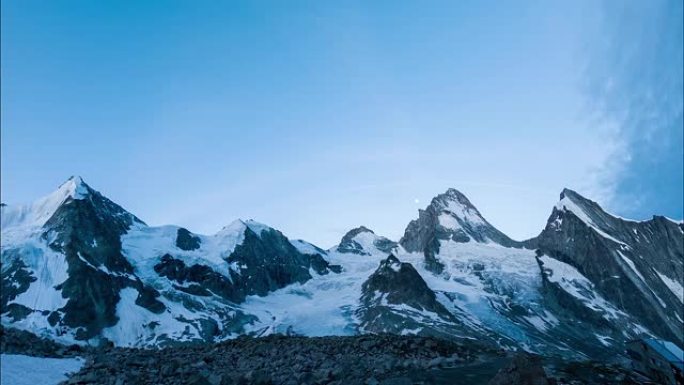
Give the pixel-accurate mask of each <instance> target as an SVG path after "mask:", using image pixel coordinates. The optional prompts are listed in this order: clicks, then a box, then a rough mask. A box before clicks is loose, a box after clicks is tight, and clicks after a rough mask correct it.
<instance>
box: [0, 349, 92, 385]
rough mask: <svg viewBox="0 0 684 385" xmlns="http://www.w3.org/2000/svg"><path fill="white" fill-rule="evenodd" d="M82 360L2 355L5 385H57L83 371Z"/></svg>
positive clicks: (1, 377)
mask: <svg viewBox="0 0 684 385" xmlns="http://www.w3.org/2000/svg"><path fill="white" fill-rule="evenodd" d="M84 364H85V360H84V359H82V358H44V357H31V356H25V355H19V354H2V355H0V368H1V369H2V371H0V382H2V384H3V385H5V384H6V385H37V384H40V385H57V384H59V383H61V382H62V381H65V380H66V379H67V376H68V375H69V374H72V373H75V372H78V371H79V370H81V368H82V367H83V365H84Z"/></svg>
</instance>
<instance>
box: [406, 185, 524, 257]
mask: <svg viewBox="0 0 684 385" xmlns="http://www.w3.org/2000/svg"><path fill="white" fill-rule="evenodd" d="M446 240H452V241H454V242H460V243H467V242H471V241H472V242H477V243H496V244H499V245H502V246H506V247H513V246H515V247H518V246H519V243H518V242H516V241H513V240H512V239H510V238H509V237H508V236H506V235H505V234H504V233H502V232H500V231H499V230H497V229H496V228H495V227H494V226H492V225H491V224H490V223H489V222H487V220H485V219H484V217H483V216H482V214H480V212H479V211H478V210H477V208H476V207H475V206H474V205H473V204H472V203H471V202H470V200H469V199H468V198H467V197H466V196H465V195H464V194H463V193H461V192H460V191H458V190H456V189H454V188H450V189H448V190H447V191H446V192H445V193H443V194H439V195H437V196H436V197H435V198H433V199H432V201H431V202H430V205H429V206H428V207H427V208H425V210H418V219H416V220H413V221H411V222H410V223H409V225H408V226H407V227H406V231H405V233H404V236H403V237H402V238H401V240H400V241H399V243H400V244H401V245H402V246H403V247H404V248H405V249H406V250H407V251H411V252H416V251H418V252H425V251H430V252H433V253H434V252H437V251H438V249H439V241H446Z"/></svg>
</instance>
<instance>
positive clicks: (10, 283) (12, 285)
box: [0, 251, 36, 313]
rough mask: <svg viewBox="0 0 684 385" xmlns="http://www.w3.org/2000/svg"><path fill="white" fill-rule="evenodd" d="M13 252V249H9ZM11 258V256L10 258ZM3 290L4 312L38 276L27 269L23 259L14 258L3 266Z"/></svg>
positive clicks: (2, 304) (0, 304)
mask: <svg viewBox="0 0 684 385" xmlns="http://www.w3.org/2000/svg"><path fill="white" fill-rule="evenodd" d="M7 253H12V251H7ZM8 260H10V258H8ZM1 277H2V286H0V287H1V288H2V291H0V306H1V308H2V313H5V310H7V304H8V303H9V302H10V301H11V300H13V299H15V298H16V297H17V295H19V294H21V293H23V292H25V291H26V290H28V288H29V286H30V285H31V282H33V281H35V280H36V277H34V276H33V274H31V272H30V271H29V270H27V269H26V264H25V263H24V261H22V260H21V259H19V258H18V256H17V258H16V259H12V262H10V263H9V265H8V266H3V267H2V274H1Z"/></svg>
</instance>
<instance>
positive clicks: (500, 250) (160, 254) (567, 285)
mask: <svg viewBox="0 0 684 385" xmlns="http://www.w3.org/2000/svg"><path fill="white" fill-rule="evenodd" d="M1 210H2V244H1V245H2V296H1V300H2V302H1V305H2V324H3V325H5V326H8V327H16V328H20V329H25V330H29V331H32V332H34V333H36V334H39V335H43V336H47V337H50V338H53V339H56V340H61V341H65V342H79V343H91V344H92V343H98V342H100V341H101V340H104V339H106V340H109V341H112V342H113V343H114V344H117V345H122V346H147V345H164V344H169V343H182V342H188V341H200V340H203V341H218V340H222V339H226V338H232V337H235V336H238V335H241V334H249V335H264V334H270V333H290V334H301V335H308V336H318V335H350V334H357V333H377V332H390V333H398V334H422V335H435V336H440V337H443V338H458V339H469V338H472V339H478V340H479V341H482V342H485V343H487V342H488V343H491V344H493V345H496V346H499V347H503V348H508V349H516V348H522V349H526V350H530V351H536V352H544V353H548V354H557V355H563V356H569V355H570V356H595V355H600V354H606V353H610V352H613V351H618V350H620V349H621V344H622V343H623V342H624V341H625V340H627V339H630V338H632V337H635V336H638V335H640V334H643V333H647V334H653V335H656V336H661V337H664V338H668V339H671V340H674V341H676V342H678V343H681V342H682V334H681V330H682V326H683V325H682V319H683V318H684V315H682V311H683V310H684V302H683V301H684V299H683V298H682V296H683V295H684V290H683V289H682V284H681V282H682V279H684V276H683V274H684V273H682V269H683V268H684V256H683V254H684V253H683V252H682V247H683V246H682V237H683V236H684V229H683V228H684V226H683V225H682V224H678V223H675V222H673V221H671V220H669V219H666V218H663V217H654V219H653V220H650V221H644V222H634V221H628V220H624V219H621V218H617V217H614V216H612V215H610V214H608V213H606V212H604V211H603V210H602V209H601V208H600V207H599V206H598V205H597V204H596V203H594V202H591V201H589V200H587V199H585V198H583V197H581V196H580V195H578V194H577V193H574V192H572V191H570V190H564V191H563V193H562V194H561V200H560V202H559V203H558V204H557V205H556V207H555V208H553V210H552V213H551V217H550V218H549V221H548V223H547V225H546V228H545V229H544V230H543V231H542V232H541V234H540V235H539V236H538V237H536V238H534V239H531V240H528V241H525V242H517V241H514V240H512V239H510V238H509V237H508V236H506V235H505V234H503V233H502V232H500V231H499V230H497V229H496V228H495V227H494V226H492V225H491V224H490V223H489V222H487V221H486V220H485V219H484V217H483V216H482V214H481V213H480V212H479V211H478V210H477V208H475V206H474V205H473V204H472V203H471V202H470V201H469V200H468V199H467V198H466V197H465V196H464V195H463V194H461V193H460V192H458V191H457V190H454V189H449V190H448V191H447V192H446V193H444V194H441V195H438V196H437V197H435V198H434V199H433V200H432V202H431V203H430V205H429V206H428V207H427V208H426V209H425V210H420V211H419V216H418V218H417V219H416V220H414V221H411V222H410V223H409V225H408V227H407V228H406V232H405V234H404V236H403V237H402V238H401V240H400V241H399V242H394V241H391V240H389V239H387V238H385V237H382V236H379V235H376V234H375V233H374V232H373V231H371V230H370V229H367V228H365V227H363V226H361V227H358V228H356V229H353V230H351V231H349V232H348V233H347V234H346V235H345V236H344V237H343V238H342V240H341V242H340V244H339V245H337V246H335V247H333V248H331V249H329V250H323V249H321V248H319V247H317V246H315V245H313V244H311V243H308V242H306V241H303V240H290V239H288V238H287V237H286V236H285V235H283V234H282V233H281V232H279V231H278V230H276V229H273V228H271V227H269V226H266V225H263V224H260V223H257V222H255V221H251V220H248V221H242V220H237V221H234V222H232V223H231V224H229V225H228V226H226V227H224V228H223V229H222V230H221V231H219V232H218V233H216V234H214V235H201V234H195V233H193V232H191V231H190V230H188V229H185V228H182V227H177V226H161V227H152V226H147V225H146V224H145V223H144V222H142V221H141V220H140V219H138V218H137V217H135V216H134V215H133V214H130V213H128V212H127V211H126V210H124V209H123V208H121V207H120V206H118V205H116V204H115V203H113V202H112V201H110V200H109V199H107V198H106V197H104V196H103V195H102V194H100V193H99V192H97V191H95V190H94V189H92V188H91V187H89V186H88V185H87V184H85V183H84V182H83V181H82V180H81V179H80V178H77V177H76V178H71V179H69V180H68V181H67V182H66V183H64V184H63V185H62V186H60V187H59V189H58V190H57V191H55V192H54V193H52V194H50V195H48V196H47V197H45V198H42V199H39V200H37V201H35V202H34V203H32V204H29V205H24V206H12V205H10V206H2V209H1Z"/></svg>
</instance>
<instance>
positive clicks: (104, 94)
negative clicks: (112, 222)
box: [0, 0, 683, 247]
mask: <svg viewBox="0 0 684 385" xmlns="http://www.w3.org/2000/svg"><path fill="white" fill-rule="evenodd" d="M495 4H496V5H494V4H493V3H491V2H488V1H484V2H451V1H431V2H429V4H422V3H421V4H418V3H417V2H404V1H398V2H393V3H392V4H391V5H390V4H381V3H368V2H361V1H359V2H356V1H350V2H344V3H335V2H306V1H305V2H296V3H287V4H286V3H282V2H264V3H253V2H247V1H244V2H243V1H235V2H230V3H223V4H221V3H216V2H209V1H206V2H205V1H198V2H192V3H189V2H182V1H171V2H168V3H165V4H164V5H162V4H160V3H157V2H144V3H140V2H132V1H121V2H90V1H40V0H26V1H21V2H19V1H14V2H2V4H1V6H2V13H1V14H0V17H2V23H1V25H0V26H1V28H2V34H0V38H1V39H2V45H1V48H2V55H1V56H0V60H1V67H2V82H1V83H0V87H1V91H2V96H3V98H2V106H1V107H2V114H1V115H0V119H1V121H0V123H1V127H2V131H1V136H2V138H1V139H2V141H1V143H0V146H1V150H2V151H1V153H0V156H1V160H2V162H1V164H0V167H1V173H0V177H1V181H0V182H1V184H0V193H1V195H2V200H3V202H7V203H19V202H26V201H30V200H32V199H34V198H37V197H39V196H42V195H44V194H45V193H47V192H49V191H51V190H53V189H54V188H55V187H56V186H58V185H59V184H60V183H61V182H62V181H63V180H65V179H66V178H67V177H68V176H70V175H81V176H82V177H83V178H84V179H85V180H86V181H87V182H88V183H89V184H90V185H91V186H92V187H93V188H95V189H97V190H100V191H101V192H103V193H104V194H105V195H107V196H109V197H110V198H112V199H113V200H114V201H116V202H117V203H119V204H121V205H122V206H123V207H125V208H127V209H129V210H130V211H131V212H133V213H134V214H136V215H138V216H139V217H140V218H141V219H143V220H145V221H146V222H148V223H150V224H154V225H159V224H178V225H181V226H184V227H187V228H189V229H191V230H193V231H197V232H202V233H207V234H211V233H214V232H216V231H218V230H219V229H220V228H221V227H222V226H224V225H226V224H228V223H230V222H231V221H232V220H233V219H235V218H245V219H246V218H253V219H255V220H258V221H260V222H263V223H266V224H269V225H271V226H273V227H276V228H278V229H280V230H282V231H283V232H284V233H285V234H286V235H288V236H291V237H293V238H302V239H306V240H308V241H312V242H314V243H317V244H319V245H321V246H323V247H328V246H332V245H334V244H335V243H337V242H338V241H339V239H340V237H341V236H342V235H343V234H344V233H345V232H346V231H347V230H349V229H350V228H353V227H357V226H359V225H365V226H367V227H369V228H371V229H373V230H374V231H376V232H377V233H379V234H382V235H385V236H388V237H391V238H394V239H398V238H399V237H400V236H401V235H402V233H403V231H404V228H405V226H406V224H407V223H408V222H409V221H410V220H411V219H413V218H415V217H416V215H417V210H418V209H421V208H424V207H425V206H426V205H427V204H428V203H429V201H430V199H431V198H432V197H434V196H435V195H437V194H439V193H442V192H444V191H445V190H446V189H447V188H449V187H454V188H457V189H459V190H461V191H462V192H464V193H465V194H466V195H467V196H468V197H469V198H470V199H471V201H472V202H473V203H474V204H475V205H476V206H477V207H478V208H479V209H480V211H481V212H482V213H483V215H484V216H485V217H486V218H487V219H488V220H489V221H490V222H492V224H494V225H495V226H497V227H498V228H500V229H501V230H502V231H504V232H505V233H507V234H509V235H510V236H512V237H513V238H516V239H524V238H529V237H532V236H535V235H537V234H538V232H539V231H540V230H541V229H542V228H543V226H544V224H545V223H546V219H547V218H548V216H549V214H550V211H551V208H552V207H553V205H554V204H555V203H556V201H557V200H558V194H559V193H560V191H561V190H562V189H563V188H564V187H569V188H572V189H574V190H577V191H578V192H580V193H582V194H583V195H585V196H587V197H589V198H591V199H593V200H596V201H598V202H599V203H601V204H602V205H604V207H606V208H608V209H609V210H610V211H612V212H615V213H616V214H619V215H622V216H625V217H634V218H638V219H642V218H648V217H650V216H651V215H652V214H663V215H668V216H670V217H673V218H677V219H680V218H681V217H682V200H681V196H682V184H683V182H682V179H683V177H682V169H683V166H682V157H683V155H682V146H683V144H682V130H683V128H682V65H681V64H682V32H681V30H682V16H681V11H682V9H681V7H682V5H681V2H679V1H676V0H656V1H652V2H638V1H626V2H614V1H608V2H604V3H599V2H595V1H589V0H580V1H576V2H558V3H554V4H551V3H549V2H543V1H537V0H529V1H522V2H519V1H497V2H496V3H495Z"/></svg>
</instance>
